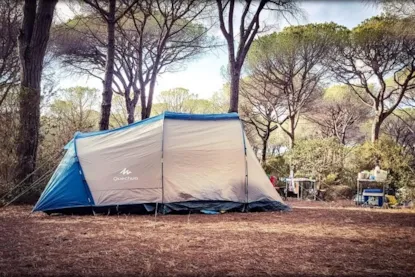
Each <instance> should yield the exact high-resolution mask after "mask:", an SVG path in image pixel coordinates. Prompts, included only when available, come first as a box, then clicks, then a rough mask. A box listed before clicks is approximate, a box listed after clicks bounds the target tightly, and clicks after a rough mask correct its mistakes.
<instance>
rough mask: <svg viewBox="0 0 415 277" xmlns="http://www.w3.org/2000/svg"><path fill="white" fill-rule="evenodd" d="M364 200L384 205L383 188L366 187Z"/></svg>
mask: <svg viewBox="0 0 415 277" xmlns="http://www.w3.org/2000/svg"><path fill="white" fill-rule="evenodd" d="M363 201H364V203H368V204H370V205H375V206H379V207H382V206H383V189H364V190H363Z"/></svg>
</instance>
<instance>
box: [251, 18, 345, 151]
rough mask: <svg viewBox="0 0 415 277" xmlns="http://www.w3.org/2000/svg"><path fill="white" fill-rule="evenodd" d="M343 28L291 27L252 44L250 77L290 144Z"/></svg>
mask: <svg viewBox="0 0 415 277" xmlns="http://www.w3.org/2000/svg"><path fill="white" fill-rule="evenodd" d="M343 30H344V27H341V26H338V25H336V24H334V23H329V24H309V25H304V26H292V27H287V28H285V29H284V30H283V31H282V32H280V33H273V34H271V35H267V36H262V37H260V38H259V39H257V40H256V41H254V43H253V46H252V49H251V52H250V53H249V58H248V64H247V67H248V72H249V73H250V79H251V80H252V82H253V87H260V88H261V89H260V90H259V91H261V92H260V93H261V95H263V96H265V98H267V99H268V100H270V101H271V102H270V103H271V105H270V108H272V109H273V110H274V113H275V115H274V116H276V115H278V116H276V119H277V120H276V123H277V124H278V126H279V127H280V128H281V129H282V130H283V131H284V133H285V134H287V135H288V137H289V138H290V147H293V146H294V141H295V128H296V126H297V123H298V120H299V118H300V112H303V111H304V110H305V109H306V108H307V106H308V107H310V105H311V103H312V102H313V100H314V99H315V98H316V97H318V96H319V95H320V94H321V93H322V81H323V77H324V76H325V75H326V74H327V67H326V66H325V59H326V56H327V53H328V52H329V51H330V49H331V47H333V45H335V44H336V43H337V41H338V36H339V33H341V32H343ZM261 84H262V85H261ZM262 90H264V92H262ZM285 121H288V122H289V127H288V128H287V127H286V126H284V125H283V123H284V122H285Z"/></svg>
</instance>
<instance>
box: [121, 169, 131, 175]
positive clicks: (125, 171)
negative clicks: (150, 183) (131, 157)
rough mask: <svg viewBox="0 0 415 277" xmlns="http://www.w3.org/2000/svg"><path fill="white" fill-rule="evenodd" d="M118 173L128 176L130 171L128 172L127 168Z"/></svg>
mask: <svg viewBox="0 0 415 277" xmlns="http://www.w3.org/2000/svg"><path fill="white" fill-rule="evenodd" d="M120 173H121V174H122V175H130V174H131V171H129V170H128V169H127V168H124V169H123V170H121V171H120Z"/></svg>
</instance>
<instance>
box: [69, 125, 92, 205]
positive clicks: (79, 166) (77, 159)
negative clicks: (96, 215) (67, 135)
mask: <svg viewBox="0 0 415 277" xmlns="http://www.w3.org/2000/svg"><path fill="white" fill-rule="evenodd" d="M78 134H79V132H76V133H75V135H74V138H73V142H74V151H75V158H76V163H77V164H78V168H79V174H80V175H82V182H83V184H84V189H85V193H86V196H87V197H88V202H89V203H90V204H91V207H92V206H95V201H94V198H93V197H92V193H91V190H90V189H89V186H88V183H87V181H86V179H85V174H84V171H83V169H82V165H81V162H80V161H79V157H78V148H77V147H76V138H77V136H78Z"/></svg>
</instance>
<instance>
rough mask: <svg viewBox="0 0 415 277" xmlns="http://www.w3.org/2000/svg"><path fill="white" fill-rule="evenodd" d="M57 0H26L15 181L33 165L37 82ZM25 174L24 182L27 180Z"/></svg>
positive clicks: (20, 58)
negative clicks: (37, 0)
mask: <svg viewBox="0 0 415 277" xmlns="http://www.w3.org/2000/svg"><path fill="white" fill-rule="evenodd" d="M56 3H57V0H40V1H39V2H38V6H36V1H33V0H26V1H25V3H24V7H23V22H22V26H21V29H20V34H19V38H18V41H19V60H20V92H19V113H20V127H19V134H18V145H17V157H18V164H17V167H16V175H15V176H16V178H15V179H16V182H19V181H21V180H23V179H24V178H25V177H26V176H27V175H28V174H30V173H32V172H33V171H34V169H35V167H36V155H37V147H38V136H39V125H40V83H41V78H42V70H43V58H44V56H45V52H46V47H47V43H48V40H49V32H50V26H51V24H52V19H53V12H54V10H55V6H56ZM31 179H32V178H29V179H28V181H27V183H30V182H31Z"/></svg>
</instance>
